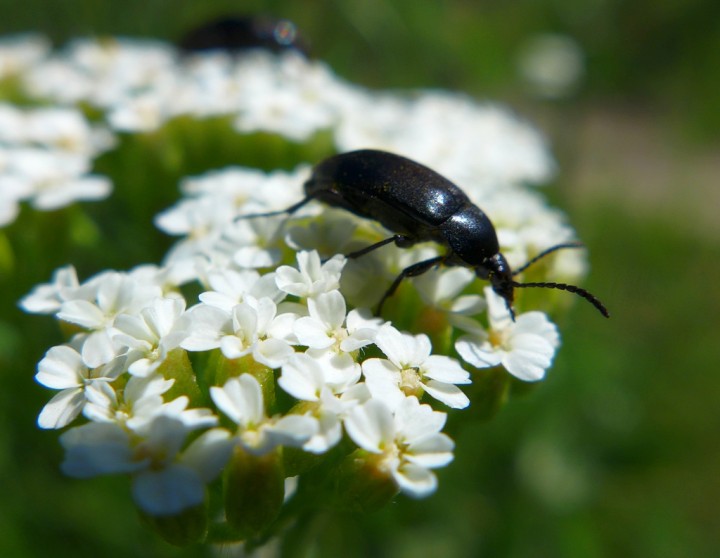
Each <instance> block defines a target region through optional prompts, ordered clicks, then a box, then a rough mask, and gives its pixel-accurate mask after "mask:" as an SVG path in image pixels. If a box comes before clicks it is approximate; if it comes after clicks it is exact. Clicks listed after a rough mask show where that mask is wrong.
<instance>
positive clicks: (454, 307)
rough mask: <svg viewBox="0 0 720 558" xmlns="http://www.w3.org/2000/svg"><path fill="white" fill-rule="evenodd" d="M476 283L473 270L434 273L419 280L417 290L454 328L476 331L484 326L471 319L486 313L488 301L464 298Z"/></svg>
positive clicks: (439, 270) (449, 269) (444, 270)
mask: <svg viewBox="0 0 720 558" xmlns="http://www.w3.org/2000/svg"><path fill="white" fill-rule="evenodd" d="M475 279H476V276H475V274H474V273H473V272H472V270H470V269H468V268H465V267H451V268H448V269H431V270H430V271H428V272H427V273H424V274H423V275H421V276H420V277H416V278H415V287H416V288H417V291H418V294H419V295H420V297H421V298H422V299H423V301H424V302H425V303H426V304H428V305H431V306H433V307H435V308H437V309H438V310H441V311H442V312H444V313H445V315H446V316H447V320H448V322H450V324H451V325H453V326H454V327H457V328H460V329H462V330H465V331H475V330H477V329H479V328H481V326H480V325H479V324H478V322H477V320H475V319H474V318H472V317H471V316H474V315H476V314H479V313H480V312H482V311H483V310H485V306H486V304H485V299H483V297H482V296H480V295H476V294H468V295H460V293H461V292H462V290H463V289H464V288H465V287H467V286H468V285H469V284H470V283H472V282H473V281H475Z"/></svg>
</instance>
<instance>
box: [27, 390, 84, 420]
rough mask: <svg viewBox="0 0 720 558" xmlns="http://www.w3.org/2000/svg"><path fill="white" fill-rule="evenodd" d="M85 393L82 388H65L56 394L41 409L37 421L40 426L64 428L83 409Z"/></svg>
mask: <svg viewBox="0 0 720 558" xmlns="http://www.w3.org/2000/svg"><path fill="white" fill-rule="evenodd" d="M84 404H85V394H84V393H83V390H82V389H80V388H73V389H65V390H63V391H61V392H60V393H58V394H57V395H55V397H53V398H52V399H51V400H50V401H49V402H48V403H47V405H45V406H44V407H43V409H42V411H40V416H39V417H38V420H37V423H38V426H39V427H40V428H63V427H65V426H67V425H68V424H70V423H71V422H72V421H73V420H74V419H75V417H77V416H78V415H79V414H80V411H82V408H83V405H84Z"/></svg>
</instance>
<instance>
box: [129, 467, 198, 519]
mask: <svg viewBox="0 0 720 558" xmlns="http://www.w3.org/2000/svg"><path fill="white" fill-rule="evenodd" d="M132 494H133V499H134V500H135V503H136V504H137V505H138V507H139V508H140V509H141V510H143V511H144V512H145V513H147V514H148V515H154V516H164V515H176V514H178V513H180V512H182V511H183V510H185V509H187V508H190V507H192V506H197V505H199V504H202V502H203V500H204V499H205V485H204V484H203V482H202V479H201V478H200V477H199V476H198V474H197V473H196V472H195V471H193V470H192V469H190V468H189V467H186V466H184V465H179V464H173V465H170V466H169V467H167V468H166V469H164V470H160V471H154V470H148V471H143V472H141V473H139V474H137V475H135V477H134V478H133V483H132Z"/></svg>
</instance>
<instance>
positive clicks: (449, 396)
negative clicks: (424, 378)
mask: <svg viewBox="0 0 720 558" xmlns="http://www.w3.org/2000/svg"><path fill="white" fill-rule="evenodd" d="M423 387H424V388H425V391H426V392H427V393H428V394H429V395H431V396H432V397H434V398H435V399H437V400H438V401H440V402H441V403H445V405H447V406H448V407H451V408H453V409H464V408H465V407H467V406H468V405H470V399H468V396H467V395H465V394H464V393H463V392H462V391H461V390H460V388H459V387H457V386H455V385H453V384H446V383H443V382H437V381H435V380H430V381H429V382H427V383H425V384H423Z"/></svg>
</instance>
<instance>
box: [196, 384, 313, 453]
mask: <svg viewBox="0 0 720 558" xmlns="http://www.w3.org/2000/svg"><path fill="white" fill-rule="evenodd" d="M210 396H211V397H212V400H213V401H214V402H215V405H217V406H218V408H219V409H220V410H221V411H222V412H223V413H225V414H226V415H227V416H228V417H229V418H230V419H231V420H232V421H233V422H234V423H235V424H237V425H238V427H239V428H238V439H239V441H240V443H241V444H242V446H243V447H244V448H245V449H246V450H247V451H249V452H250V453H253V454H255V455H263V454H265V453H267V452H269V451H271V450H272V449H273V448H275V447H276V446H278V445H284V446H294V447H300V446H302V445H303V444H304V443H305V442H307V441H308V440H309V439H310V438H311V437H312V436H313V435H315V434H316V433H317V431H318V422H317V420H315V419H314V418H312V417H309V416H301V415H286V416H284V417H280V416H278V417H272V418H268V417H267V416H266V415H265V408H264V402H263V395H262V389H261V388H260V384H259V383H258V381H257V379H255V377H254V376H251V375H250V374H243V375H241V376H240V377H239V378H230V379H229V380H228V381H227V382H225V385H224V386H223V387H221V388H220V387H215V386H213V387H211V388H210Z"/></svg>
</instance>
